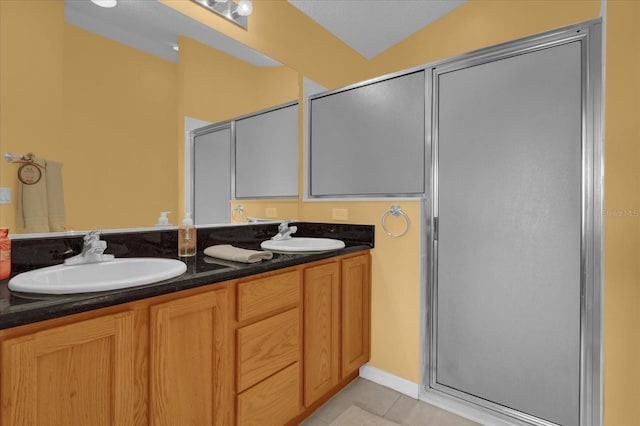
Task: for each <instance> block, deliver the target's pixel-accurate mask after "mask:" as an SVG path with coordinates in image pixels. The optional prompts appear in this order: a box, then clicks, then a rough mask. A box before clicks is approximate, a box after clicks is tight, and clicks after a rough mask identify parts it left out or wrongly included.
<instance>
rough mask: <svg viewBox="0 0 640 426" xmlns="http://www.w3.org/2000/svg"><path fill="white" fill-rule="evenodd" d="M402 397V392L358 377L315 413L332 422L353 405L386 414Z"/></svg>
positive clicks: (379, 414)
mask: <svg viewBox="0 0 640 426" xmlns="http://www.w3.org/2000/svg"><path fill="white" fill-rule="evenodd" d="M399 397H400V393H398V392H396V391H394V390H391V389H389V388H386V387H384V386H380V385H378V384H375V383H373V382H370V381H369V380H365V379H362V378H358V379H356V380H354V381H353V382H351V383H350V384H349V385H348V386H347V387H346V388H344V389H343V390H342V391H341V392H340V393H338V394H337V395H336V396H334V397H333V398H332V399H331V400H329V401H328V402H327V403H326V404H324V405H323V406H322V407H320V408H319V409H318V410H317V411H316V412H315V413H314V415H315V416H317V417H318V418H320V419H322V420H324V421H325V422H328V423H331V422H332V421H334V420H335V419H336V418H337V417H338V416H339V415H340V414H342V413H343V412H344V411H345V410H346V409H347V408H349V407H350V406H351V405H356V406H358V407H360V408H362V409H363V410H366V411H368V412H370V413H373V414H376V415H378V416H384V415H385V413H386V412H387V411H388V410H389V409H390V408H391V406H393V404H394V403H395V402H396V401H397V400H398V398H399Z"/></svg>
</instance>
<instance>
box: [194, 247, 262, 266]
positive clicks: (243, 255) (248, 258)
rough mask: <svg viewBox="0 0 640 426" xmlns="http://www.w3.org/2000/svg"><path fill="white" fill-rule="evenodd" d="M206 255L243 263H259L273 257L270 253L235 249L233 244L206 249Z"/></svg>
mask: <svg viewBox="0 0 640 426" xmlns="http://www.w3.org/2000/svg"><path fill="white" fill-rule="evenodd" d="M204 254H206V255H207V256H211V257H217V258H218V259H224V260H231V261H234V262H242V263H257V262H261V261H262V260H269V259H271V258H272V257H273V253H271V252H270V251H260V250H247V249H243V248H239V247H234V246H232V245H231V244H220V245H217V246H211V247H207V248H206V249H204Z"/></svg>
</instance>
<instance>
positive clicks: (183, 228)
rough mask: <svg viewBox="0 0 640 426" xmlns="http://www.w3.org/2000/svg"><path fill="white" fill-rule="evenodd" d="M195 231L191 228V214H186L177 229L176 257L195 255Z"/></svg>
mask: <svg viewBox="0 0 640 426" xmlns="http://www.w3.org/2000/svg"><path fill="white" fill-rule="evenodd" d="M196 236H197V230H196V227H195V226H193V220H192V219H191V213H187V214H186V216H185V218H184V220H183V221H182V225H180V226H179V227H178V256H180V257H189V256H195V255H196Z"/></svg>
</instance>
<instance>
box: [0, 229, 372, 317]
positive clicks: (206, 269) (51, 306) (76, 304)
mask: <svg viewBox="0 0 640 426" xmlns="http://www.w3.org/2000/svg"><path fill="white" fill-rule="evenodd" d="M296 225H297V226H298V233H296V235H295V236H300V237H303V236H306V237H311V236H314V237H328V238H337V239H342V240H343V241H345V244H346V247H345V248H343V249H340V250H333V251H328V252H321V253H274V256H273V259H271V260H268V261H262V262H260V263H253V264H244V263H236V262H228V261H224V260H220V259H215V258H211V257H208V256H205V255H204V254H202V251H203V250H204V248H206V247H208V246H210V245H214V244H233V245H235V246H237V247H242V248H247V249H258V248H259V244H260V242H261V241H263V240H265V239H268V237H270V236H272V235H275V233H276V232H277V224H263V225H240V226H227V227H215V228H198V254H197V255H196V256H194V257H189V258H180V259H181V260H183V261H184V262H185V263H186V264H187V271H186V272H185V273H184V274H182V275H180V276H179V277H176V278H172V279H169V280H165V281H161V282H158V283H153V284H148V285H143V286H137V287H131V288H127V289H121V290H112V291H106V292H97V293H82V294H72V295H45V294H39V295H32V294H29V295H26V294H19V293H13V292H11V291H10V290H9V289H8V287H7V285H8V282H9V279H5V280H0V329H5V328H10V327H16V326H19V325H25V324H29V323H33V322H38V321H44V320H47V319H52V318H58V317H61V316H66V315H71V314H75V313H79V312H85V311H89V310H93V309H98V308H103V307H107V306H113V305H118V304H122V303H127V302H132V301H135V300H140V299H145V298H149V297H154V296H159V295H163V294H168V293H173V292H177V291H181V290H187V289H190V288H195V287H200V286H203V285H208V284H214V283H219V282H223V281H228V280H233V279H237V278H242V277H247V276H250V275H255V274H260V273H263V272H268V271H274V270H278V269H282V268H287V267H290V266H296V265H300V264H304V263H308V262H314V261H317V260H322V259H327V258H331V257H335V256H340V255H343V254H349V253H355V252H358V251H363V250H369V249H371V248H373V246H374V241H373V226H370V225H335V224H317V223H304V222H301V223H297V224H296ZM274 230H275V232H274ZM102 239H103V240H106V241H107V243H108V244H109V247H112V250H111V252H112V253H114V254H116V257H164V258H174V259H177V258H178V257H177V256H176V251H177V250H176V248H177V231H175V230H166V231H165V230H158V231H149V232H143V233H121V234H103V235H102ZM81 246H82V237H81V236H75V237H65V238H52V239H40V240H35V241H34V240H16V241H14V242H12V255H15V254H17V255H16V256H12V271H13V273H12V276H13V275H16V274H18V273H20V272H24V271H27V270H31V269H36V268H40V267H44V266H49V265H53V264H58V263H61V262H62V260H63V258H64V257H68V256H70V255H73V254H75V253H77V251H78V250H79V249H80V248H81ZM106 252H107V253H109V252H110V250H109V249H107V251H106ZM43 253H44V255H43ZM61 253H63V254H64V256H61ZM14 257H15V259H14Z"/></svg>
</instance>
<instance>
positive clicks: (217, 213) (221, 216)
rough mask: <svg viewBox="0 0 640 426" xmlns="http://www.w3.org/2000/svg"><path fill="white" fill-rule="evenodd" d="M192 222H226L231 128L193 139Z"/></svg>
mask: <svg viewBox="0 0 640 426" xmlns="http://www.w3.org/2000/svg"><path fill="white" fill-rule="evenodd" d="M193 152H194V183H193V185H194V187H193V189H194V218H193V219H194V223H195V224H196V225H204V224H210V223H227V222H229V200H230V199H231V129H230V127H225V128H221V129H218V130H214V131H212V132H211V133H206V134H203V135H199V136H196V137H195V138H194V146H193Z"/></svg>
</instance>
